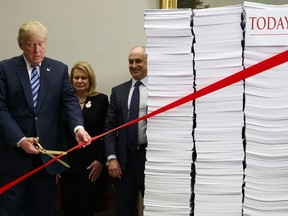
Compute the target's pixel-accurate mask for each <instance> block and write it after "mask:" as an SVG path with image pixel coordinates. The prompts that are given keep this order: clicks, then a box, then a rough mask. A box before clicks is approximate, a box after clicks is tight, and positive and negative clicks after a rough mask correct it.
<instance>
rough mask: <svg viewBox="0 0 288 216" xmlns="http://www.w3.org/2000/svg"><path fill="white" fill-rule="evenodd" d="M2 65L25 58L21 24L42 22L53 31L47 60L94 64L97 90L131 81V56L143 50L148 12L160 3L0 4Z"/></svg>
mask: <svg viewBox="0 0 288 216" xmlns="http://www.w3.org/2000/svg"><path fill="white" fill-rule="evenodd" d="M0 5H1V6H0V7H1V13H0V28H1V31H0V32H1V33H0V61H1V60H3V59H6V58H10V57H12V56H15V55H19V54H21V50H20V49H19V47H18V45H17V41H16V37H17V34H18V29H19V27H20V25H21V24H22V23H24V22H26V21H31V20H38V21H40V22H42V23H43V24H44V25H45V26H46V27H47V28H48V30H49V35H48V41H47V52H46V56H47V57H51V58H54V59H58V60H60V61H63V62H64V63H66V64H67V65H68V66H69V68H70V67H72V65H73V64H74V63H75V62H76V61H78V60H86V61H88V62H90V63H91V64H92V66H93V68H94V70H95V73H96V78H97V82H98V85H97V90H98V91H100V92H103V93H105V94H107V95H110V91H111V88H112V87H113V86H115V85H118V84H119V83H122V82H123V81H126V80H128V79H129V78H130V74H129V70H128V60H127V57H128V52H129V50H130V48H132V47H133V46H136V45H145V44H146V36H145V32H144V28H143V26H144V10H145V9H153V8H158V7H159V0H124V1H121V0H101V1H100V0H81V1H80V0H49V1H48V0H47V1H45V0H25V1H19V0H0Z"/></svg>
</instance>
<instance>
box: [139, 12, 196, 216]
mask: <svg viewBox="0 0 288 216" xmlns="http://www.w3.org/2000/svg"><path fill="white" fill-rule="evenodd" d="M191 14H192V12H191V9H178V10H146V11H145V17H144V19H145V20H144V28H145V32H146V36H147V45H146V53H147V54H148V113H149V112H152V111H154V110H156V109H158V108H160V107H163V106H165V105H167V104H169V103H171V102H173V101H175V100H177V99H180V98H182V97H183V96H186V95H187V94H190V93H192V92H193V91H194V89H193V81H194V77H193V54H192V53H191V50H192V41H193V36H192V31H191V26H190V24H191ZM192 129H193V105H192V102H190V103H187V104H183V105H181V106H179V107H176V108H174V109H171V110H169V111H166V112H164V113H161V114H159V115H157V116H155V117H152V118H149V119H148V120H147V138H148V147H147V162H146V167H145V196H144V215H145V216H149V215H151V216H163V215H171V216H172V215H173V216H175V215H177V216H181V215H183V216H184V215H185V216H186V215H189V213H190V211H191V210H190V198H191V189H190V188H191V176H190V174H191V163H192V150H193V139H192ZM176 186H177V187H176Z"/></svg>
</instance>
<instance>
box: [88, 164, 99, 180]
mask: <svg viewBox="0 0 288 216" xmlns="http://www.w3.org/2000/svg"><path fill="white" fill-rule="evenodd" d="M102 167H103V164H102V163H100V162H99V161H97V160H95V161H93V162H92V163H91V164H90V166H88V167H87V169H91V171H90V173H89V177H88V179H90V180H91V182H94V181H96V179H98V178H99V177H100V174H101V171H102Z"/></svg>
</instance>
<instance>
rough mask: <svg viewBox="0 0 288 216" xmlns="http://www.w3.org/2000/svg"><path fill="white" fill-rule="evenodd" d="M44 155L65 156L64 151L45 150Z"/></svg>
mask: <svg viewBox="0 0 288 216" xmlns="http://www.w3.org/2000/svg"><path fill="white" fill-rule="evenodd" d="M45 152H46V154H56V155H59V154H63V155H66V154H67V152H65V151H54V150H45Z"/></svg>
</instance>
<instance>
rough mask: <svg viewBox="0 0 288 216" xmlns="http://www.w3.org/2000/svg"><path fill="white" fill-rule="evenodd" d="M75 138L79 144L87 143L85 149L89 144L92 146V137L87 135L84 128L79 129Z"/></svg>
mask: <svg viewBox="0 0 288 216" xmlns="http://www.w3.org/2000/svg"><path fill="white" fill-rule="evenodd" d="M75 138H76V140H77V142H86V144H85V145H83V148H84V147H85V146H87V145H89V144H91V141H89V140H90V139H91V137H90V135H89V134H88V133H87V131H86V130H84V128H79V129H78V130H77V132H76V134H75Z"/></svg>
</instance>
